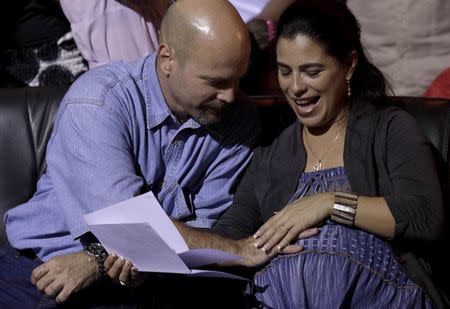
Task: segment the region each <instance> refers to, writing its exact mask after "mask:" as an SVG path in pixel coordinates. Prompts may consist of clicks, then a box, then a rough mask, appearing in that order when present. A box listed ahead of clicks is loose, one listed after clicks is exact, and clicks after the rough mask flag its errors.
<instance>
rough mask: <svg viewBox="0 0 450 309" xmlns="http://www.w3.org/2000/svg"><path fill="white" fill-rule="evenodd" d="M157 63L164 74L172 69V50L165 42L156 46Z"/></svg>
mask: <svg viewBox="0 0 450 309" xmlns="http://www.w3.org/2000/svg"><path fill="white" fill-rule="evenodd" d="M157 57H158V60H159V61H158V63H159V67H160V69H161V71H162V73H163V74H164V75H165V76H167V77H168V76H169V75H170V72H171V71H172V65H173V61H174V59H173V50H172V49H171V48H170V47H169V46H168V45H167V44H165V43H162V44H160V45H159V47H158V56H157Z"/></svg>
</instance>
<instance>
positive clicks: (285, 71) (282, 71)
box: [278, 68, 291, 77]
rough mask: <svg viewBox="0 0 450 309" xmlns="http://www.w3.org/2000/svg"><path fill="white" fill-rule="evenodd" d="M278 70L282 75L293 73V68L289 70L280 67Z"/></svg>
mask: <svg viewBox="0 0 450 309" xmlns="http://www.w3.org/2000/svg"><path fill="white" fill-rule="evenodd" d="M278 72H279V73H280V75H281V76H284V77H286V76H289V74H291V70H287V69H283V68H278Z"/></svg>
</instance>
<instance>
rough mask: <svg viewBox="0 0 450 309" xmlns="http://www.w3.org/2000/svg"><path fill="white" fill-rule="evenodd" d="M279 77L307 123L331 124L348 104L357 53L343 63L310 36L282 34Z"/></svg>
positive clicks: (279, 52) (281, 85) (302, 118)
mask: <svg viewBox="0 0 450 309" xmlns="http://www.w3.org/2000/svg"><path fill="white" fill-rule="evenodd" d="M277 62H278V81H279V83H280V87H281V90H282V91H283V93H284V95H285V96H286V99H287V101H288V102H289V105H290V106H291V108H292V109H293V110H294V112H295V113H296V115H297V117H298V119H299V120H300V121H301V122H302V123H303V124H304V125H306V126H307V127H312V128H316V127H324V126H329V125H331V124H332V123H333V122H334V121H335V120H336V119H339V118H338V115H339V114H340V113H341V112H343V110H344V107H345V106H347V81H346V79H347V78H350V77H351V75H352V73H353V70H354V67H355V65H356V57H355V56H354V53H352V54H351V56H349V60H348V61H347V62H348V63H346V64H342V63H340V62H339V61H338V60H337V59H336V58H335V57H332V56H330V55H329V54H328V53H327V52H326V50H325V49H324V48H323V47H322V45H320V44H318V43H317V42H316V41H314V40H312V39H310V38H309V37H307V36H304V35H299V36H297V37H296V38H294V39H286V38H280V39H279V40H278V43H277Z"/></svg>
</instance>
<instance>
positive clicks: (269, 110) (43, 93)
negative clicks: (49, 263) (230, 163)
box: [0, 88, 450, 246]
mask: <svg viewBox="0 0 450 309" xmlns="http://www.w3.org/2000/svg"><path fill="white" fill-rule="evenodd" d="M66 90H67V88H14V89H0V147H1V151H0V215H1V216H2V218H3V215H4V213H5V212H6V211H7V210H8V209H10V208H12V207H14V206H16V205H18V204H20V203H23V202H25V201H27V200H28V199H29V198H30V197H31V196H32V195H33V193H34V191H35V189H36V182H37V180H38V178H39V176H40V175H42V173H43V172H44V171H45V166H46V165H45V150H46V145H47V142H48V140H49V138H50V135H51V131H52V128H53V121H54V117H55V115H56V113H57V111H58V106H59V103H60V101H61V99H62V97H63V96H64V93H65V92H66ZM254 99H255V100H256V101H257V102H258V103H259V105H260V106H261V108H262V110H263V116H264V117H265V118H267V119H269V118H270V121H268V123H272V125H274V126H275V123H276V122H279V121H280V120H281V119H283V118H281V117H278V116H276V115H281V114H283V113H284V111H285V110H286V106H285V104H284V102H283V99H282V98H281V97H276V96H275V97H254ZM391 100H392V103H393V104H395V105H399V106H401V107H403V108H405V109H406V110H407V111H409V112H410V113H411V114H412V115H413V116H414V117H415V118H416V119H417V121H418V123H419V125H420V126H421V127H422V129H423V130H424V133H425V134H426V135H427V136H428V138H429V139H430V141H431V142H432V144H433V145H434V147H435V150H436V156H437V158H438V160H439V165H440V171H441V173H442V179H443V184H444V186H445V188H444V189H445V190H446V192H447V193H448V192H450V191H449V190H448V189H449V181H448V179H449V175H450V170H449V164H448V163H449V156H450V151H449V147H450V145H449V142H450V100H446V99H431V98H421V97H395V98H391ZM278 124H279V123H278ZM264 132H265V134H273V130H272V127H271V126H268V127H265V128H264ZM446 196H448V194H446ZM5 242H6V235H5V227H4V224H3V221H2V223H1V226H0V246H2V245H3V244H4V243H5Z"/></svg>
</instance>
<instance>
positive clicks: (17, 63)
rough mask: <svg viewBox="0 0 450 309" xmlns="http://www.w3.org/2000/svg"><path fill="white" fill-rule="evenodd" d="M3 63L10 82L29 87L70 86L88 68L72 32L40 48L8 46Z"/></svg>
mask: <svg viewBox="0 0 450 309" xmlns="http://www.w3.org/2000/svg"><path fill="white" fill-rule="evenodd" d="M2 62H3V67H4V70H5V72H6V74H7V75H8V77H7V83H9V84H11V83H13V84H16V85H18V86H20V85H22V86H29V87H38V86H62V85H70V84H72V83H73V82H74V81H75V79H76V78H77V77H78V76H80V75H81V74H83V73H84V72H86V71H87V69H88V66H87V62H86V61H85V60H84V58H83V57H82V56H81V53H80V51H79V50H78V48H77V46H76V44H75V41H74V39H73V35H72V33H71V32H68V33H66V34H65V35H63V36H62V37H61V38H59V39H58V40H56V41H53V42H50V43H45V44H43V45H41V46H39V47H30V48H22V49H8V50H6V52H5V53H4V55H3V56H2Z"/></svg>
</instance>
